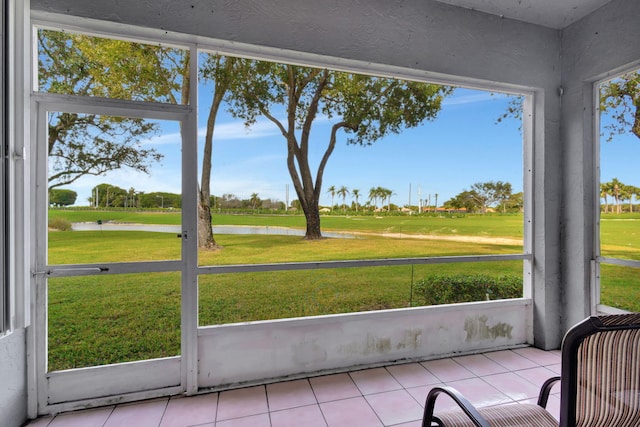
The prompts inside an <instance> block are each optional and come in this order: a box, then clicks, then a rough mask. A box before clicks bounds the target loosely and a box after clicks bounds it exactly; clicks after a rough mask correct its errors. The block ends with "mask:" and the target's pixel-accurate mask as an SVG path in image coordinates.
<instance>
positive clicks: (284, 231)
mask: <svg viewBox="0 0 640 427" xmlns="http://www.w3.org/2000/svg"><path fill="white" fill-rule="evenodd" d="M71 229H72V230H74V231H100V230H103V231H151V232H156V233H176V234H178V233H180V232H181V229H182V227H180V226H179V225H156V224H114V223H104V224H97V223H95V222H74V223H73V224H72V226H71ZM304 232H305V231H304V230H301V229H298V228H289V227H270V226H266V225H260V226H258V225H215V226H213V234H273V235H278V236H300V237H302V236H304ZM322 235H323V236H324V237H333V238H338V239H353V238H355V235H354V234H353V233H339V232H328V231H323V232H322Z"/></svg>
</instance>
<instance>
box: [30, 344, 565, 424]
mask: <svg viewBox="0 0 640 427" xmlns="http://www.w3.org/2000/svg"><path fill="white" fill-rule="evenodd" d="M559 373H560V353H559V352H558V351H550V352H545V351H541V350H538V349H535V348H531V347H527V348H521V349H516V350H505V351H497V352H492V353H484V354H478V355H472V356H460V357H453V358H447V359H439V360H432V361H428V362H422V363H409V364H404V365H394V366H387V367H384V368H372V369H365V370H359V371H352V372H349V373H342V374H333V375H327V376H322V377H314V378H308V379H302V380H295V381H286V382H281V383H275V384H269V385H266V386H255V387H248V388H243V389H237V390H229V391H223V392H219V393H209V394H203V395H198V396H193V397H173V398H162V399H153V400H149V401H144V402H137V403H130V404H122V405H116V406H109V407H103V408H98V409H91V410H84V411H78V412H70V413H63V414H59V415H57V416H55V417H43V418H39V419H37V420H34V421H31V422H30V423H28V424H27V426H29V427H45V426H47V427H76V426H77V427H117V426H123V427H127V426H135V427H186V426H209V427H245V426H246V427H263V426H264V427H287V426H296V427H316V426H323V427H334V426H336V427H343V426H345V427H360V426H363V427H364V426H366V427H369V426H399V427H400V426H402V427H413V426H416V427H418V426H420V420H421V418H422V411H423V405H424V399H425V397H426V395H427V393H428V391H429V389H430V388H431V387H432V386H434V385H436V384H446V385H449V386H453V387H455V388H457V389H458V390H459V391H461V392H462V393H463V394H464V395H465V396H466V397H467V398H468V399H469V400H470V401H471V402H472V403H474V404H476V405H478V406H487V405H497V404H502V403H511V402H534V403H535V400H536V398H537V395H538V391H539V388H540V385H541V384H542V382H543V381H544V380H546V379H547V378H549V377H551V376H554V375H559ZM559 391H560V387H559V385H556V386H555V387H554V389H553V392H552V396H551V398H550V399H549V405H548V406H547V409H548V410H549V411H550V412H551V413H552V414H554V416H555V417H556V418H557V417H558V413H559V404H560V399H559ZM438 399H439V400H438V403H437V404H436V411H437V410H438V409H444V408H448V407H451V406H452V401H451V400H449V399H448V398H447V397H445V396H442V395H441V396H440V397H439V398H438Z"/></svg>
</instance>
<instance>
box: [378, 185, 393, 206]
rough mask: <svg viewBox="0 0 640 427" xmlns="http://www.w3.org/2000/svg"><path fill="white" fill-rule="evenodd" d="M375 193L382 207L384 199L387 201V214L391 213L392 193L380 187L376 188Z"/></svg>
mask: <svg viewBox="0 0 640 427" xmlns="http://www.w3.org/2000/svg"><path fill="white" fill-rule="evenodd" d="M376 191H377V192H378V196H379V197H380V199H381V200H382V204H383V205H384V201H385V199H386V200H387V212H391V196H392V195H393V194H394V193H393V191H392V190H389V189H388V188H382V187H378V188H376Z"/></svg>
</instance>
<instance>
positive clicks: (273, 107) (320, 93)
mask: <svg viewBox="0 0 640 427" xmlns="http://www.w3.org/2000/svg"><path fill="white" fill-rule="evenodd" d="M249 65H250V70H248V72H249V75H250V76H251V78H245V79H243V80H242V81H240V82H239V84H238V86H237V88H236V90H234V91H233V93H232V94H231V96H230V103H231V112H232V114H234V115H235V116H236V117H239V118H242V119H243V120H244V121H245V124H246V125H247V126H250V125H251V124H253V123H255V122H256V120H257V118H258V117H259V116H262V117H265V118H266V119H268V120H269V121H271V122H272V123H273V124H274V125H275V126H276V127H277V129H278V130H279V132H280V133H281V134H282V137H283V139H284V141H285V143H286V147H287V168H288V171H289V175H290V176H291V180H292V181H293V186H294V189H295V191H296V194H297V196H298V200H299V201H300V204H301V207H302V210H303V211H304V214H305V218H306V223H307V229H306V233H305V238H306V239H319V238H321V237H322V234H321V231H320V213H319V199H320V194H321V191H322V179H323V174H324V170H325V167H326V165H327V162H328V161H329V158H330V157H331V154H332V153H333V150H334V148H335V145H336V143H337V141H338V137H339V135H340V134H342V133H345V134H346V142H347V143H349V144H359V145H370V144H373V143H374V142H376V141H377V140H379V139H381V138H383V137H384V136H386V135H388V134H391V133H399V132H400V131H401V130H402V129H404V128H409V127H415V126H418V125H419V124H421V123H422V122H423V121H425V120H432V119H434V118H435V117H436V115H437V113H438V111H440V108H441V105H442V100H443V99H444V98H445V97H446V96H447V95H448V94H450V93H451V91H452V89H451V88H449V87H445V86H440V85H433V84H426V83H417V82H408V81H400V80H395V79H388V78H380V77H372V76H364V75H359V74H351V73H343V72H337V71H331V70H327V69H324V70H322V69H317V68H308V67H300V66H296V65H288V64H275V63H269V62H262V61H253V62H251V63H250V64H249ZM280 109H284V111H285V117H284V118H280V117H279V116H278V113H277V111H279V110H280ZM319 116H323V117H326V118H327V119H328V120H330V122H331V129H330V132H329V135H328V136H327V140H326V141H325V142H324V148H323V150H324V152H323V154H322V156H321V159H320V161H319V164H318V167H317V169H316V170H315V171H313V170H312V167H311V163H310V160H309V152H310V145H311V144H312V139H311V131H312V128H313V125H314V123H315V121H316V119H318V118H319ZM313 143H314V144H319V142H318V139H314V140H313ZM321 152H322V150H321Z"/></svg>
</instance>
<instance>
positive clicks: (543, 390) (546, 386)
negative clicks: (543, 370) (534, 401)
mask: <svg viewBox="0 0 640 427" xmlns="http://www.w3.org/2000/svg"><path fill="white" fill-rule="evenodd" d="M558 381H560V377H551V378H549V379H548V380H546V381H545V382H544V383H543V384H542V387H540V394H539V395H538V406H542V407H543V408H546V407H547V402H548V401H549V393H551V389H552V388H553V386H554V385H555V383H557V382H558Z"/></svg>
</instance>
